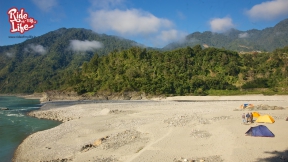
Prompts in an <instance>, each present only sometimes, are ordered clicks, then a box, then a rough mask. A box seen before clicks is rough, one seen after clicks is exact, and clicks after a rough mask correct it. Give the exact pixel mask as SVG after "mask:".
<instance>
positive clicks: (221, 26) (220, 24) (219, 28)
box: [209, 17, 235, 33]
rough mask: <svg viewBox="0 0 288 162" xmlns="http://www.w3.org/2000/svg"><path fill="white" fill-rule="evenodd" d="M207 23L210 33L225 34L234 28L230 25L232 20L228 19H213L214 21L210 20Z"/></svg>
mask: <svg viewBox="0 0 288 162" xmlns="http://www.w3.org/2000/svg"><path fill="white" fill-rule="evenodd" d="M209 23H210V28H211V31H212V32H219V33H222V32H225V31H227V30H229V29H231V28H233V27H234V26H235V25H234V24H233V23H232V19H231V18H229V17H225V18H215V19H212V20H211V21H210V22H209Z"/></svg>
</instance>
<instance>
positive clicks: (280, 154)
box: [257, 149, 288, 162]
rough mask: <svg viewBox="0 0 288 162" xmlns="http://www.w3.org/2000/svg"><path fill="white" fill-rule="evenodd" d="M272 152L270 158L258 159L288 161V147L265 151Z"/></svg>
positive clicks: (268, 161) (276, 161) (273, 161)
mask: <svg viewBox="0 0 288 162" xmlns="http://www.w3.org/2000/svg"><path fill="white" fill-rule="evenodd" d="M265 153H266V154H271V155H272V156H271V157H269V158H259V159H257V161H261V162H288V149H287V150H284V151H273V152H265Z"/></svg>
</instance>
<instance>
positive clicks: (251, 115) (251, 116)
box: [250, 112, 253, 123]
mask: <svg viewBox="0 0 288 162" xmlns="http://www.w3.org/2000/svg"><path fill="white" fill-rule="evenodd" d="M250 121H251V123H253V114H252V112H251V113H250Z"/></svg>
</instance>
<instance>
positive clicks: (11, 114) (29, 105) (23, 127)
mask: <svg viewBox="0 0 288 162" xmlns="http://www.w3.org/2000/svg"><path fill="white" fill-rule="evenodd" d="M40 106H41V105H40V102H39V100H37V99H24V98H20V97H11V96H9V97H3V96H0V108H3V107H5V108H8V109H9V110H0V161H1V162H10V161H11V159H12V157H13V154H14V151H15V150H16V148H17V147H18V145H19V144H20V143H21V142H22V141H23V140H24V139H25V138H26V137H27V136H29V135H30V134H32V133H34V132H37V131H41V130H45V129H49V128H52V127H55V126H57V125H59V124H60V122H57V121H51V120H43V119H37V118H33V117H29V116H27V115H25V114H26V113H27V112H29V111H32V110H37V109H39V107H40Z"/></svg>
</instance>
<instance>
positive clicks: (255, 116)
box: [252, 112, 260, 118]
mask: <svg viewBox="0 0 288 162" xmlns="http://www.w3.org/2000/svg"><path fill="white" fill-rule="evenodd" d="M252 114H253V118H258V117H259V116H260V114H259V113H258V112H252Z"/></svg>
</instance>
